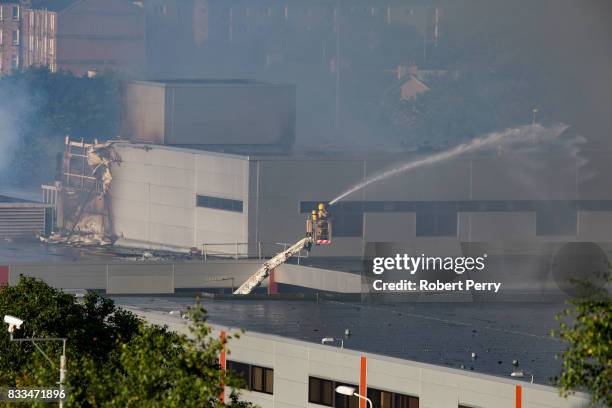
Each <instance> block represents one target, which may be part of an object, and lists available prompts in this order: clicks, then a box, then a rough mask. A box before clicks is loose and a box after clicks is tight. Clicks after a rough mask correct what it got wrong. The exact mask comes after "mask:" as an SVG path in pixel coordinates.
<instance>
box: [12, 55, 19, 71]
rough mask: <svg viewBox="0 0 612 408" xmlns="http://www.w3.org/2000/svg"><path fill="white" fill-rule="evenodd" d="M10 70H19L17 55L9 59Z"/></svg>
mask: <svg viewBox="0 0 612 408" xmlns="http://www.w3.org/2000/svg"><path fill="white" fill-rule="evenodd" d="M11 68H12V69H13V70H17V69H19V57H18V56H17V55H13V56H12V57H11Z"/></svg>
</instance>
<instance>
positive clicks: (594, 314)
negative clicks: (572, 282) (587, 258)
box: [552, 272, 612, 407]
mask: <svg viewBox="0 0 612 408" xmlns="http://www.w3.org/2000/svg"><path fill="white" fill-rule="evenodd" d="M601 281H602V283H603V285H597V284H596V283H594V282H593V281H591V280H586V281H576V284H577V285H578V288H579V289H580V292H579V294H578V295H577V296H576V297H575V298H574V299H572V300H570V302H569V303H570V304H571V305H572V306H573V307H570V308H567V309H566V310H564V311H563V312H562V313H561V314H559V315H558V316H557V319H558V320H559V321H560V328H559V331H558V332H553V333H552V334H553V335H555V336H558V337H559V338H561V339H562V340H564V341H566V342H567V343H568V348H567V349H566V350H565V351H564V352H563V353H562V354H561V356H560V357H561V358H562V359H563V363H562V373H561V375H560V376H559V377H558V378H557V379H556V383H557V385H558V387H559V389H560V392H561V394H562V395H563V396H567V395H569V394H572V393H574V392H575V391H577V390H585V391H587V392H589V393H590V394H591V404H592V406H595V405H597V404H598V403H601V404H604V405H605V406H606V407H612V297H611V296H610V293H609V291H608V284H609V283H610V282H612V274H611V273H610V272H608V273H606V274H605V275H604V276H603V279H602V280H601Z"/></svg>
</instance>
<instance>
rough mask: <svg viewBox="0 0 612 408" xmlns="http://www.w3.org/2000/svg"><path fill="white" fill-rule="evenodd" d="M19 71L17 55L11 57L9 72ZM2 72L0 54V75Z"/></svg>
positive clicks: (0, 54) (0, 55)
mask: <svg viewBox="0 0 612 408" xmlns="http://www.w3.org/2000/svg"><path fill="white" fill-rule="evenodd" d="M17 69H19V55H11V70H17ZM1 72H2V53H1V52H0V73H1Z"/></svg>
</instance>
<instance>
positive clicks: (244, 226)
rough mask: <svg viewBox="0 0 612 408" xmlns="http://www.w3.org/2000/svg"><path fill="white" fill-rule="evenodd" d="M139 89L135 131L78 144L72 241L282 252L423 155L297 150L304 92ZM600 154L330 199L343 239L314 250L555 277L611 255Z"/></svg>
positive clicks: (479, 165) (516, 157)
mask: <svg viewBox="0 0 612 408" xmlns="http://www.w3.org/2000/svg"><path fill="white" fill-rule="evenodd" d="M124 92H125V93H124V98H125V99H124V101H125V104H124V107H123V111H124V112H123V115H122V116H123V126H122V128H123V131H124V134H123V135H124V137H123V138H122V139H121V140H118V141H114V142H110V143H106V144H92V145H86V144H82V143H81V142H71V141H67V152H66V155H65V160H64V177H63V180H62V187H61V189H62V191H63V194H61V197H62V199H61V200H60V201H61V203H60V204H59V205H58V208H60V207H61V211H59V212H61V213H62V215H61V216H60V215H58V222H59V223H60V224H61V227H62V228H63V231H64V239H66V237H68V239H74V237H72V236H73V235H74V233H75V232H78V233H79V234H80V236H86V237H88V238H87V239H93V240H94V241H98V242H100V243H115V244H117V245H123V246H130V247H138V248H151V249H165V250H172V251H178V252H188V251H193V250H196V251H197V252H201V253H206V254H211V255H220V254H225V255H229V256H232V257H233V256H236V257H238V256H258V255H260V254H261V255H271V254H273V253H275V252H277V251H278V249H279V247H278V245H276V244H279V243H280V244H292V243H294V242H296V240H298V239H299V238H300V237H302V236H303V235H304V233H305V219H306V218H307V216H308V214H309V213H310V211H311V210H312V209H313V208H314V206H315V205H316V203H318V202H320V201H331V200H332V199H333V198H334V197H336V196H338V195H339V194H340V193H342V192H344V191H346V190H347V189H348V188H350V187H351V186H354V185H356V184H358V183H360V182H363V181H365V180H368V179H370V178H372V177H374V176H376V175H377V174H380V173H381V172H382V171H384V170H387V169H389V168H390V167H393V165H394V164H401V163H406V162H408V161H411V160H414V159H415V158H418V157H422V156H419V155H418V154H417V153H408V152H400V153H397V154H390V153H380V154H377V153H369V154H364V153H351V152H326V151H319V152H314V153H313V152H299V151H294V150H292V148H291V146H292V144H293V140H294V137H295V136H294V123H295V99H294V98H295V90H294V88H293V87H284V86H281V85H268V84H263V83H255V82H250V81H167V82H164V81H151V82H143V81H138V82H132V83H129V84H127V86H126V87H125V89H124ZM249 98H250V99H249ZM224 142H225V144H224ZM73 143H76V144H73ZM79 143H81V144H79ZM585 155H586V156H588V157H587V158H586V162H585V159H584V157H581V158H578V157H567V156H564V155H563V154H561V153H555V152H549V151H546V152H540V153H537V152H524V153H512V154H510V153H505V152H503V151H492V152H481V153H479V154H471V155H465V156H462V157H460V158H457V159H455V160H449V161H446V162H441V163H439V164H436V165H435V166H426V167H423V168H421V169H417V170H415V171H412V172H410V173H405V174H402V175H398V176H395V177H390V178H388V179H386V180H382V181H380V182H377V183H373V184H371V185H368V186H367V187H366V188H364V189H362V190H360V191H358V192H356V193H354V194H351V195H349V196H348V197H347V198H346V199H343V200H341V201H339V202H338V203H336V204H334V205H333V206H331V207H330V211H331V216H332V220H333V224H334V237H333V244H332V245H328V246H325V247H318V248H316V250H315V251H313V252H312V254H311V256H313V257H324V258H329V257H333V258H336V259H342V258H346V257H349V258H354V259H359V258H361V257H362V256H363V255H364V254H365V253H369V252H372V251H373V250H374V251H375V250H376V248H379V247H380V246H381V245H383V246H384V245H386V246H389V245H391V246H393V248H395V249H397V251H400V252H410V253H418V254H421V253H427V254H431V255H445V256H466V255H467V254H472V253H474V254H476V255H477V256H480V255H482V253H488V254H489V255H490V258H489V259H491V261H490V263H489V271H490V272H491V271H492V270H494V269H499V270H500V271H505V272H504V273H506V272H508V271H510V270H512V271H513V273H514V274H521V273H523V272H524V273H530V274H531V273H533V271H534V270H540V271H542V272H541V273H544V274H546V273H549V271H550V269H551V268H553V269H554V268H555V265H560V264H561V262H556V261H555V259H557V258H556V257H558V256H563V254H567V253H573V252H572V251H582V252H584V251H586V252H585V254H586V255H585V256H586V257H587V258H589V257H590V259H595V258H596V259H597V262H599V263H598V265H599V264H601V265H605V264H606V261H607V255H606V251H608V250H609V249H610V248H611V247H612V237H611V235H612V234H611V233H610V231H612V192H611V191H610V189H609V188H607V187H606V186H607V183H606V179H607V176H606V175H607V174H610V172H611V171H612V169H611V168H610V163H612V160H610V159H611V157H609V154H604V153H597V154H595V153H594V152H589V151H585ZM517 163H523V164H524V165H521V166H517ZM585 163H586V164H585ZM525 180H528V182H525ZM508 251H510V252H512V253H516V254H522V255H525V257H524V258H520V257H519V258H520V259H526V260H527V261H526V262H523V263H520V262H519V263H516V260H517V259H519V258H516V257H511V258H512V259H510V258H508V257H507V256H506V254H507V253H508ZM602 254H603V255H602ZM497 256H499V259H498V258H496V257H497ZM574 258H576V259H578V258H580V257H574ZM600 258H601V259H600ZM551 259H552V261H551ZM515 281H517V282H518V281H520V282H529V280H528V279H523V280H521V279H515Z"/></svg>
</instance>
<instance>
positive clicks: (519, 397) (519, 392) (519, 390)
mask: <svg viewBox="0 0 612 408" xmlns="http://www.w3.org/2000/svg"><path fill="white" fill-rule="evenodd" d="M514 398H515V400H516V408H522V406H523V387H521V386H520V385H517V386H516V389H515V397H514Z"/></svg>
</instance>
